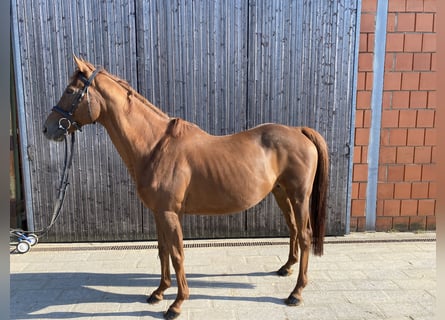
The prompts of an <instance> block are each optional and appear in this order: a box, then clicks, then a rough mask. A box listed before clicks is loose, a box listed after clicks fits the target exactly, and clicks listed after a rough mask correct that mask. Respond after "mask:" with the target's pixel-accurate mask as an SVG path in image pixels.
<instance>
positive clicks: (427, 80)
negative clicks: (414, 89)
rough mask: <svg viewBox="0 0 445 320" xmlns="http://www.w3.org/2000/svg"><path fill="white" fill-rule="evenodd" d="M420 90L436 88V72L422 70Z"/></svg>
mask: <svg viewBox="0 0 445 320" xmlns="http://www.w3.org/2000/svg"><path fill="white" fill-rule="evenodd" d="M419 89H420V90H436V73H435V72H421V73H420V85H419Z"/></svg>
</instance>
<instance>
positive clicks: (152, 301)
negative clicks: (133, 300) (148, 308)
mask: <svg viewBox="0 0 445 320" xmlns="http://www.w3.org/2000/svg"><path fill="white" fill-rule="evenodd" d="M161 301H162V299H159V298H157V297H156V296H155V295H154V294H152V295H151V296H149V297H148V298H147V302H148V303H149V304H157V303H159V302H161Z"/></svg>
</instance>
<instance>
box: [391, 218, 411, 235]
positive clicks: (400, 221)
mask: <svg viewBox="0 0 445 320" xmlns="http://www.w3.org/2000/svg"><path fill="white" fill-rule="evenodd" d="M392 228H393V229H394V230H396V231H400V232H406V231H408V230H409V217H394V218H393V221H392Z"/></svg>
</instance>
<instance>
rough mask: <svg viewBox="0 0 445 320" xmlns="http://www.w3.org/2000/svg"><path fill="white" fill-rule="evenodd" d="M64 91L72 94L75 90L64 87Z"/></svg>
mask: <svg viewBox="0 0 445 320" xmlns="http://www.w3.org/2000/svg"><path fill="white" fill-rule="evenodd" d="M65 92H66V93H67V94H73V93H74V92H75V91H74V89H73V88H66V90H65Z"/></svg>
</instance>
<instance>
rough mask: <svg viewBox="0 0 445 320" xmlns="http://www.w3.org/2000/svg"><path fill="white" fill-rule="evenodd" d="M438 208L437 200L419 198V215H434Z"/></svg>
mask: <svg viewBox="0 0 445 320" xmlns="http://www.w3.org/2000/svg"><path fill="white" fill-rule="evenodd" d="M435 209H436V200H434V199H423V200H419V215H422V216H428V215H433V214H434V213H435Z"/></svg>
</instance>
